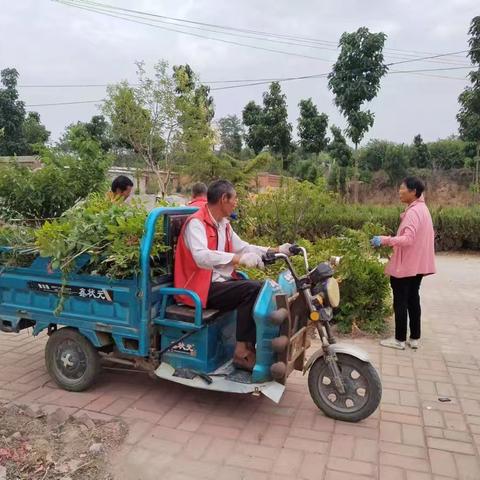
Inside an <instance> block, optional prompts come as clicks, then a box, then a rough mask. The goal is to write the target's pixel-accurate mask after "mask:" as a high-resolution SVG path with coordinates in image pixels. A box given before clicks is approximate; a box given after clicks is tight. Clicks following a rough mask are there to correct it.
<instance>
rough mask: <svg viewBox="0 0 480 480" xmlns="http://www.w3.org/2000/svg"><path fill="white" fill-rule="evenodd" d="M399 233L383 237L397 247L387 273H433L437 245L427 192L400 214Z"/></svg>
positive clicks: (394, 274) (393, 274)
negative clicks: (426, 200) (435, 244)
mask: <svg viewBox="0 0 480 480" xmlns="http://www.w3.org/2000/svg"><path fill="white" fill-rule="evenodd" d="M400 218H401V220H402V221H401V223H400V226H399V227H398V231H397V235H396V236H395V237H381V239H382V245H389V246H391V247H393V255H392V256H391V258H390V261H389V262H388V264H387V266H386V268H385V273H386V274H387V275H390V276H392V277H397V278H403V277H413V276H415V275H418V274H423V275H430V274H432V273H435V272H436V269H435V246H434V232H433V224H432V217H431V216H430V212H429V211H428V208H427V205H426V204H425V199H424V198H423V195H422V196H421V197H420V198H419V199H418V200H415V201H414V202H412V203H411V204H410V205H409V206H408V207H407V208H406V209H405V212H404V213H402V214H401V215H400Z"/></svg>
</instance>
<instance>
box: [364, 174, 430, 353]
mask: <svg viewBox="0 0 480 480" xmlns="http://www.w3.org/2000/svg"><path fill="white" fill-rule="evenodd" d="M424 190H425V185H424V184H423V182H422V181H421V180H420V179H418V178H416V177H407V178H406V179H405V180H404V181H403V182H402V184H401V185H400V190H399V192H398V193H399V197H400V201H401V202H402V203H406V204H407V207H406V209H405V212H404V213H402V214H401V215H400V218H401V223H400V227H399V228H398V231H397V235H396V236H395V237H385V236H378V237H373V239H372V245H373V246H375V247H379V246H383V245H387V246H390V247H393V255H392V257H391V258H390V261H389V262H388V264H387V266H386V268H385V273H386V274H387V275H390V285H391V286H392V290H393V309H394V311H395V337H392V338H388V339H386V340H382V341H381V342H380V344H381V345H382V346H384V347H389V348H396V349H399V350H405V342H406V340H407V317H408V319H409V320H410V339H409V342H408V344H409V346H410V347H411V348H414V349H416V348H418V341H419V339H420V317H421V308H420V295H419V291H420V283H421V282H422V278H423V277H424V276H425V275H431V274H433V273H435V251H434V232H433V224H432V217H431V216H430V212H429V211H428V208H427V205H426V204H425V199H424V198H423V191H424Z"/></svg>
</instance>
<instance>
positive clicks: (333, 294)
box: [325, 278, 340, 308]
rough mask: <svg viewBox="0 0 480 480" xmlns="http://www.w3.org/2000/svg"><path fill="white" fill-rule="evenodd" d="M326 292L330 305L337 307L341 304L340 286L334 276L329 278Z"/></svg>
mask: <svg viewBox="0 0 480 480" xmlns="http://www.w3.org/2000/svg"><path fill="white" fill-rule="evenodd" d="M325 292H326V294H327V298H328V303H329V304H330V306H331V307H332V308H337V307H338V306H339V305H340V288H339V286H338V282H337V281H336V280H335V279H334V278H329V279H328V280H327V282H326V285H325Z"/></svg>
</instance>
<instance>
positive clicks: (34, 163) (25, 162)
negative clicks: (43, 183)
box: [0, 155, 42, 170]
mask: <svg viewBox="0 0 480 480" xmlns="http://www.w3.org/2000/svg"><path fill="white" fill-rule="evenodd" d="M12 163H17V164H18V165H22V166H23V167H27V168H30V169H32V170H35V169H37V168H41V166H42V162H41V160H40V157H37V156H36V155H20V156H18V157H16V156H13V157H0V167H1V166H2V165H9V164H12Z"/></svg>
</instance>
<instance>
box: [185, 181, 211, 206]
mask: <svg viewBox="0 0 480 480" xmlns="http://www.w3.org/2000/svg"><path fill="white" fill-rule="evenodd" d="M206 203H207V186H206V185H205V184H204V183H202V182H198V183H195V184H194V185H193V186H192V199H191V200H190V201H189V202H188V203H187V205H188V206H189V207H203V206H204V205H205V204H206Z"/></svg>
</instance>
